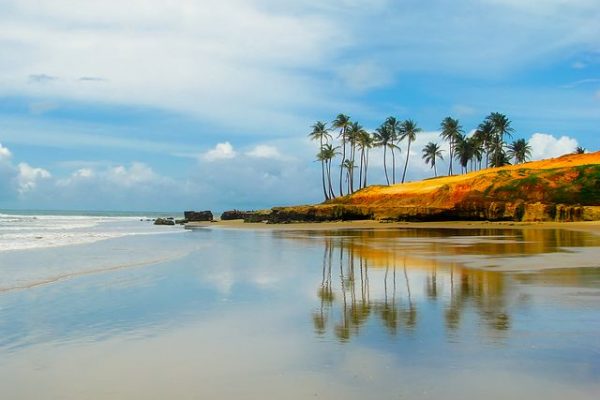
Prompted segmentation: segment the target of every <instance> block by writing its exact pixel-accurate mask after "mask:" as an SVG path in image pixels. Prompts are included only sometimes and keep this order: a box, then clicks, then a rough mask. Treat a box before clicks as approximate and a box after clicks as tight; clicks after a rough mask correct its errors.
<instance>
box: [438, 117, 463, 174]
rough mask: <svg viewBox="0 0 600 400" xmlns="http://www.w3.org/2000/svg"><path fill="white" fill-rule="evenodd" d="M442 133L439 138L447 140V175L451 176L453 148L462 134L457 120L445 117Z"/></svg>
mask: <svg viewBox="0 0 600 400" xmlns="http://www.w3.org/2000/svg"><path fill="white" fill-rule="evenodd" d="M441 127H442V133H440V136H441V137H442V139H444V140H447V141H448V143H449V144H450V154H449V157H450V162H449V166H448V175H452V173H453V171H452V159H453V158H454V148H455V146H456V139H457V138H458V136H459V135H461V134H462V133H463V129H462V126H461V125H460V123H459V122H458V120H457V119H453V118H451V117H446V118H444V120H443V121H442V123H441Z"/></svg>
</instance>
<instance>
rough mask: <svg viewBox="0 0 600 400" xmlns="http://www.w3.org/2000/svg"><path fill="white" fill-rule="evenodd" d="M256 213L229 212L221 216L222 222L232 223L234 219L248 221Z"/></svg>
mask: <svg viewBox="0 0 600 400" xmlns="http://www.w3.org/2000/svg"><path fill="white" fill-rule="evenodd" d="M254 213H255V211H240V210H229V211H225V212H224V213H223V214H221V220H222V221H231V220H234V219H246V218H248V217H250V216H251V215H252V214H254Z"/></svg>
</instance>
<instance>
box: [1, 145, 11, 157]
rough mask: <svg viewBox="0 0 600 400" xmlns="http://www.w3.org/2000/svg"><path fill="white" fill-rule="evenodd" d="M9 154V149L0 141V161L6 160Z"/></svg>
mask: <svg viewBox="0 0 600 400" xmlns="http://www.w3.org/2000/svg"><path fill="white" fill-rule="evenodd" d="M11 156H12V154H11V153H10V150H8V149H7V148H6V147H4V146H3V145H2V143H0V161H3V160H8V159H9V158H10V157H11Z"/></svg>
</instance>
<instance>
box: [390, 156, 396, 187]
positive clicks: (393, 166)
mask: <svg viewBox="0 0 600 400" xmlns="http://www.w3.org/2000/svg"><path fill="white" fill-rule="evenodd" d="M391 150H392V184H394V185H395V184H396V155H395V154H394V148H393V147H392V148H391Z"/></svg>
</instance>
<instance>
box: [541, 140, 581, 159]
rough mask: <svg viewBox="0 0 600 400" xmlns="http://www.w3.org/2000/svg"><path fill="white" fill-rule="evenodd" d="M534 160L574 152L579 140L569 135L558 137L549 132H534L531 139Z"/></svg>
mask: <svg viewBox="0 0 600 400" xmlns="http://www.w3.org/2000/svg"><path fill="white" fill-rule="evenodd" d="M529 145H530V146H531V157H532V159H533V160H541V159H544V158H552V157H558V156H561V155H563V154H567V153H572V152H573V151H574V150H575V148H576V147H577V145H578V143H577V140H576V139H574V138H571V137H568V136H561V137H559V138H556V137H555V136H553V135H549V134H547V133H534V134H533V135H532V136H531V139H529Z"/></svg>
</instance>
